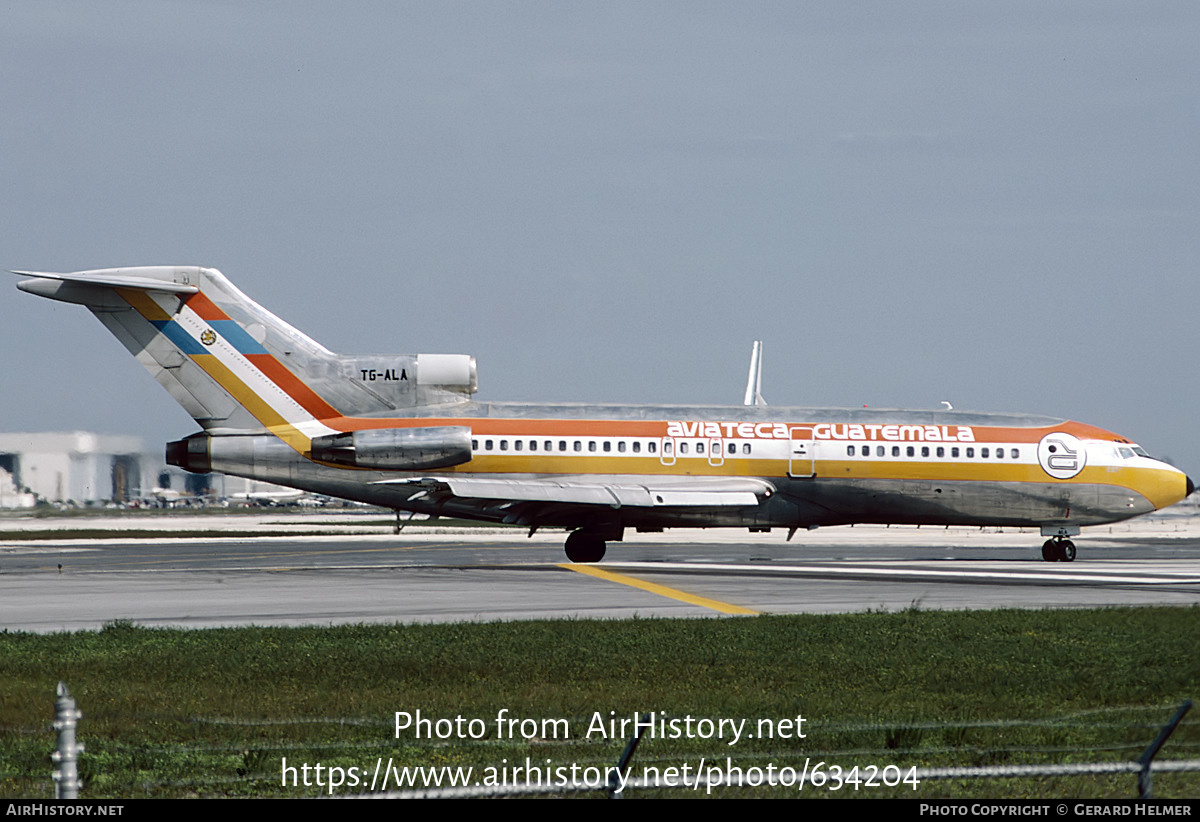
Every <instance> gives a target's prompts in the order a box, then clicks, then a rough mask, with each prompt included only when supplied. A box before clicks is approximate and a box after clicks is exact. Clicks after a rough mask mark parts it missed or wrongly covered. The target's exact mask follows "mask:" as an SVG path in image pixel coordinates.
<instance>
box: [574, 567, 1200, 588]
mask: <svg viewBox="0 0 1200 822" xmlns="http://www.w3.org/2000/svg"><path fill="white" fill-rule="evenodd" d="M611 564H612V565H614V566H616V567H630V565H631V563H611ZM905 564H906V565H910V567H904V568H872V567H866V566H861V565H855V564H853V563H850V562H846V563H842V564H839V565H836V566H834V565H743V564H730V563H710V562H656V563H654V566H653V569H654V570H656V571H657V570H662V571H683V572H688V571H691V572H696V571H702V572H703V571H708V572H712V571H717V572H727V573H735V574H736V573H764V572H765V573H767V574H768V575H775V574H777V575H780V576H782V575H785V574H795V575H802V576H818V577H821V576H828V577H839V576H844V577H884V578H887V577H899V578H906V577H923V578H928V579H937V580H945V581H947V582H956V581H960V580H961V581H964V582H965V581H985V582H996V581H1016V582H1030V581H1034V582H1083V583H1109V584H1111V583H1121V584H1130V585H1194V584H1196V583H1200V577H1197V576H1196V575H1195V574H1194V573H1193V574H1188V575H1186V576H1184V575H1178V576H1177V575H1169V574H1159V573H1154V572H1152V571H1147V572H1143V573H1141V574H1138V575H1132V574H1129V573H1128V572H1123V571H1115V570H1112V571H1110V570H1107V569H1100V570H1095V571H1082V570H1081V571H1068V570H1067V569H1065V568H1061V569H1056V570H1054V571H1026V570H1021V569H1012V570H1004V571H999V570H986V571H972V570H969V569H957V568H956V569H954V570H940V569H935V568H930V567H920V566H916V565H915V564H909V563H905ZM561 567H563V568H570V567H572V566H569V565H563V566H561ZM648 570H649V569H648Z"/></svg>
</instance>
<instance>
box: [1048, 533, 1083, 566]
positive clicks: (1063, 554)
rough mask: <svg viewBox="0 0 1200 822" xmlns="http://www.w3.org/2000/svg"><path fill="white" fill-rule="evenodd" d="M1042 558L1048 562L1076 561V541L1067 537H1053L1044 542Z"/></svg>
mask: <svg viewBox="0 0 1200 822" xmlns="http://www.w3.org/2000/svg"><path fill="white" fill-rule="evenodd" d="M1042 559H1044V560H1045V561H1046V562H1074V561H1075V543H1073V542H1071V540H1069V539H1067V538H1066V537H1052V538H1051V539H1048V540H1046V541H1045V542H1044V543H1042Z"/></svg>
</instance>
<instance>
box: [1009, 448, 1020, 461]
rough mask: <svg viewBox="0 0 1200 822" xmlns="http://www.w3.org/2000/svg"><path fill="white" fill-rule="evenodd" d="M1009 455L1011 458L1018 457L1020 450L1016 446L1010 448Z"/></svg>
mask: <svg viewBox="0 0 1200 822" xmlns="http://www.w3.org/2000/svg"><path fill="white" fill-rule="evenodd" d="M1009 456H1010V457H1012V458H1013V459H1020V458H1021V452H1020V451H1018V450H1017V449H1016V448H1014V449H1012V452H1011V453H1010V454H1009Z"/></svg>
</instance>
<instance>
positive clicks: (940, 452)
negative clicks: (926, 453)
mask: <svg viewBox="0 0 1200 822" xmlns="http://www.w3.org/2000/svg"><path fill="white" fill-rule="evenodd" d="M937 455H938V457H944V456H946V449H945V448H943V447H942V446H940V445H939V446H938V450H937Z"/></svg>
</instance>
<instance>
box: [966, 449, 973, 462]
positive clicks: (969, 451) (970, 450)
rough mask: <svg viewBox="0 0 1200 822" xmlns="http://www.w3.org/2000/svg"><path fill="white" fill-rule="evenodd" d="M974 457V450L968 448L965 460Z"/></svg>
mask: <svg viewBox="0 0 1200 822" xmlns="http://www.w3.org/2000/svg"><path fill="white" fill-rule="evenodd" d="M974 457H975V449H974V448H968V449H967V458H968V459H974Z"/></svg>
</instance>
